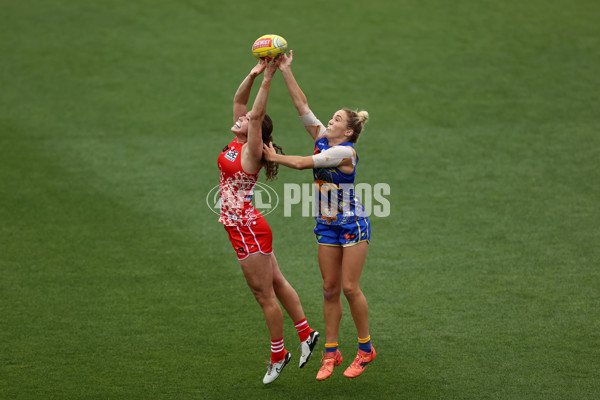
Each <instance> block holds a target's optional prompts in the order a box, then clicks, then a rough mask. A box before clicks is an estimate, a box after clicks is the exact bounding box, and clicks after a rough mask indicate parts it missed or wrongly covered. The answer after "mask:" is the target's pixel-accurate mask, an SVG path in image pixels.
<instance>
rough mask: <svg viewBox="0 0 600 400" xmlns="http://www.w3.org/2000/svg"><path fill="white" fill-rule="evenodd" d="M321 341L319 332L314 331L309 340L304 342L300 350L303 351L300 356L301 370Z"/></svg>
mask: <svg viewBox="0 0 600 400" xmlns="http://www.w3.org/2000/svg"><path fill="white" fill-rule="evenodd" d="M318 341H319V332H317V331H312V332H311V333H310V336H309V337H308V339H306V340H305V341H304V342H302V343H300V349H301V350H302V354H300V363H299V364H298V366H299V367H300V368H302V367H304V366H305V365H306V363H307V362H308V361H309V360H310V356H312V353H313V350H314V348H315V346H316V345H317V342H318Z"/></svg>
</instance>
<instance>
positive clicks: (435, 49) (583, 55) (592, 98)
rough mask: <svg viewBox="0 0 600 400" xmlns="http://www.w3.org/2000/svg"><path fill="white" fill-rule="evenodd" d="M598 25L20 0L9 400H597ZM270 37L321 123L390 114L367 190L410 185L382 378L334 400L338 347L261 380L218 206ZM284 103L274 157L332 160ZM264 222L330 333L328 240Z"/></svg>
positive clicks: (440, 6) (8, 148)
mask: <svg viewBox="0 0 600 400" xmlns="http://www.w3.org/2000/svg"><path fill="white" fill-rule="evenodd" d="M599 18H600V3H599V2H597V1H593V0H573V1H566V0H556V1H541V0H530V1H526V2H524V1H513V0H508V1H503V2H499V1H484V0H482V1H474V0H473V1H467V0H457V1H442V0H372V1H369V2H368V3H364V2H361V3H360V4H359V3H353V2H347V1H341V0H332V1H327V2H321V1H316V0H306V1H304V2H301V4H300V3H298V2H291V1H280V2H266V3H264V2H263V3H252V2H242V1H241V0H239V1H232V0H224V1H221V2H208V1H192V0H187V1H186V0H175V1H171V2H162V1H157V0H139V1H131V2H121V1H111V0H99V1H87V0H83V1H78V2H72V1H66V0H54V1H40V0H30V1H24V2H16V1H8V0H0V55H1V56H0V57H1V61H0V110H1V112H0V182H1V186H0V222H1V223H0V273H1V276H0V398H2V399H227V398H231V399H237V398H249V399H254V398H261V399H264V398H267V399H270V398H273V399H274V398H278V399H313V398H314V399H321V398H334V399H335V398H394V399H597V398H599V397H600V365H599V364H600V363H599V361H598V360H600V318H599V316H600V273H599V266H600V246H599V244H600V212H599V206H600V74H599V73H598V72H599V70H598V66H599V65H600V50H599V49H600V25H599V24H598V19H599ZM264 33H278V34H280V35H282V36H284V37H285V38H286V39H287V40H288V43H289V46H290V48H292V49H293V50H294V55H295V57H294V72H295V75H296V77H297V79H298V81H299V82H300V84H301V86H302V88H303V89H304V91H305V92H306V94H307V96H308V99H309V103H310V105H311V108H312V109H313V110H314V112H315V114H316V115H317V116H318V117H320V118H321V119H322V120H325V121H327V120H328V118H329V117H330V115H332V114H333V113H334V112H335V111H336V110H337V109H339V108H341V107H343V106H348V107H351V108H361V109H366V110H368V111H369V112H370V115H371V120H370V122H369V124H368V125H367V127H366V129H365V132H364V133H363V135H362V139H361V140H360V142H359V143H358V145H357V149H358V152H359V154H360V159H361V162H360V165H359V170H358V175H357V181H358V182H365V183H370V184H375V183H387V184H389V185H390V187H391V194H390V196H388V199H389V201H390V204H391V215H390V216H389V217H387V218H373V219H372V226H373V235H372V243H371V246H370V250H369V255H368V257H367V264H366V267H365V272H364V274H363V278H362V287H363V290H364V292H365V294H366V296H367V299H368V301H369V306H370V316H371V335H372V338H373V343H374V345H375V346H376V348H377V351H378V358H377V360H376V361H375V362H374V363H373V364H372V365H371V366H369V368H368V369H367V371H366V372H365V374H364V375H363V376H361V377H360V378H359V379H357V380H353V381H349V380H347V379H345V378H344V377H343V376H342V373H341V372H342V370H341V369H340V370H336V372H335V374H334V376H333V377H332V378H331V379H330V380H328V381H326V382H317V381H316V380H315V379H314V378H315V376H316V372H317V370H318V367H319V355H320V352H321V350H322V349H323V343H320V345H319V348H318V349H317V353H319V355H316V356H315V357H314V359H313V360H312V361H311V362H310V363H309V364H308V366H307V367H306V368H304V369H302V370H299V369H298V368H297V360H298V355H297V354H294V358H293V359H292V363H291V364H290V366H288V367H287V368H286V370H285V371H284V373H283V374H282V376H281V377H280V378H279V380H278V381H276V382H275V383H273V384H272V385H269V386H264V385H263V384H262V382H261V379H262V376H263V375H264V373H265V371H266V366H265V365H264V364H262V362H263V360H265V359H267V358H268V355H269V354H268V349H269V341H268V339H269V338H268V332H267V329H266V325H265V323H264V319H263V316H262V313H261V311H260V308H259V307H258V305H257V304H256V303H255V301H254V299H253V297H252V295H251V293H250V291H249V290H248V288H247V286H246V283H245V281H244V278H243V275H242V273H241V271H240V268H239V265H238V263H237V261H236V259H235V255H234V253H233V250H232V249H231V246H230V244H229V242H228V240H227V237H226V234H225V231H224V230H223V228H222V226H221V225H220V224H219V223H218V222H217V218H216V216H215V215H214V214H213V213H212V212H211V211H210V210H209V208H208V207H207V205H206V203H205V197H206V195H207V193H208V192H209V191H210V190H211V189H212V188H213V187H214V186H215V185H216V184H217V183H218V170H217V165H216V158H217V155H218V153H219V152H220V150H221V149H222V148H223V146H224V145H225V144H227V143H228V142H229V141H230V140H231V138H232V134H231V133H230V132H229V128H230V126H231V101H232V97H233V94H234V92H235V90H236V88H237V86H238V85H239V83H240V82H241V80H242V79H243V77H244V76H245V74H247V72H248V71H249V70H250V68H251V67H252V66H253V64H254V62H255V61H254V59H253V57H252V55H251V54H250V46H251V44H252V42H253V40H254V39H256V38H257V37H259V36H260V35H262V34H264ZM269 100H270V101H269V110H268V112H269V113H270V114H271V116H272V117H273V119H274V122H275V132H274V135H275V138H276V141H277V142H278V143H279V144H280V145H282V146H283V147H284V149H285V150H286V152H287V153H288V154H310V153H311V152H312V144H311V141H310V139H309V137H308V135H307V134H306V133H305V131H304V129H303V128H302V126H301V123H300V122H299V120H298V118H297V116H296V112H295V110H294V108H293V105H292V103H291V101H290V99H289V96H288V94H287V91H286V89H285V85H284V83H283V79H281V76H276V77H275V79H274V83H273V86H272V90H271V95H270V99H269ZM261 180H262V181H263V182H264V176H263V175H261ZM310 181H311V174H310V172H308V171H304V172H298V171H292V170H283V169H282V170H281V171H280V176H279V179H278V180H277V181H276V182H275V183H274V184H272V185H271V186H272V187H273V188H274V189H275V190H276V191H277V192H278V193H279V194H280V195H281V194H282V193H283V187H284V184H285V183H307V182H310ZM296 211H298V210H296ZM267 220H268V221H269V224H270V225H271V227H272V229H273V231H274V234H275V239H274V246H275V252H276V254H277V255H278V259H279V262H280V265H281V268H282V270H283V272H284V274H285V275H286V277H287V278H288V280H289V281H290V282H291V283H292V284H293V285H294V286H295V288H296V290H297V291H298V293H299V295H300V297H301V299H302V301H303V305H304V308H305V311H306V313H307V316H308V318H309V321H310V322H311V325H312V326H313V327H314V328H317V329H320V330H321V331H323V317H322V295H321V279H320V274H319V273H318V264H317V259H316V245H315V243H314V238H313V235H312V228H313V223H314V221H313V220H311V218H303V217H301V216H300V215H299V212H295V213H294V214H293V215H292V217H289V218H285V217H284V216H283V209H282V207H278V208H277V209H276V210H275V211H274V212H273V213H271V214H269V216H268V217H267ZM343 304H344V310H345V315H344V318H343V320H342V325H341V330H340V349H341V351H342V353H343V354H344V356H345V358H346V360H347V361H346V362H345V363H344V367H345V366H346V365H347V363H348V362H349V361H350V360H351V358H352V357H353V355H354V354H355V351H356V332H355V329H354V325H353V323H352V320H351V316H350V313H349V310H348V308H347V303H346V302H345V301H344V302H343ZM285 322H286V326H285V337H286V344H287V347H288V349H289V350H292V351H294V350H295V348H296V346H297V335H296V333H295V330H294V327H293V324H292V322H291V321H290V320H289V318H287V316H286V320H285Z"/></svg>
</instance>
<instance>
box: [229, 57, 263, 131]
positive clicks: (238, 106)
mask: <svg viewBox="0 0 600 400" xmlns="http://www.w3.org/2000/svg"><path fill="white" fill-rule="evenodd" d="M266 66H267V64H266V62H265V61H264V60H259V62H258V64H256V66H254V68H252V70H251V71H250V73H249V74H248V76H246V78H245V79H244V80H243V81H242V83H241V84H240V86H239V87H238V89H237V91H236V92H235V96H233V122H235V121H237V120H238V119H239V118H240V117H241V116H242V115H246V113H247V112H248V110H247V107H248V99H249V98H250V91H251V89H252V85H253V84H254V79H255V78H256V77H257V76H258V75H260V74H262V72H263V71H264V70H265V67H266Z"/></svg>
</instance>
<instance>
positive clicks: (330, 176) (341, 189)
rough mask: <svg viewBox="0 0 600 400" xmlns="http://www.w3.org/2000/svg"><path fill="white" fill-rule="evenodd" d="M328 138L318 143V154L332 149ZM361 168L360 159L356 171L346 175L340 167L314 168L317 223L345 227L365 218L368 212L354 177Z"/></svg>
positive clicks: (316, 143) (350, 144) (321, 139)
mask: <svg viewBox="0 0 600 400" xmlns="http://www.w3.org/2000/svg"><path fill="white" fill-rule="evenodd" d="M337 146H350V147H352V148H354V145H353V144H352V143H348V142H345V143H341V144H339V145H337ZM331 147H332V146H330V145H329V142H328V140H327V138H326V137H321V138H320V139H318V140H317V141H316V142H315V152H314V154H319V153H320V152H322V151H324V150H327V149H329V148H331ZM357 166H358V155H357V156H356V164H355V166H354V170H353V171H352V173H350V174H345V173H343V172H342V171H340V170H339V169H338V168H337V167H331V168H313V177H314V179H315V185H316V188H315V195H316V199H315V200H316V201H315V207H316V213H315V219H316V220H317V222H321V223H324V224H328V225H343V224H347V223H350V222H354V221H357V220H358V219H361V218H365V217H366V214H365V209H364V207H363V205H362V203H361V202H360V200H359V199H358V198H357V197H356V196H355V193H354V177H355V175H356V167H357Z"/></svg>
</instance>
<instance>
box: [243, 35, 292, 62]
mask: <svg viewBox="0 0 600 400" xmlns="http://www.w3.org/2000/svg"><path fill="white" fill-rule="evenodd" d="M286 49H287V42H286V40H285V39H284V38H282V37H281V36H279V35H263V36H261V37H259V38H258V39H256V40H255V41H254V44H253V45H252V54H254V56H255V57H256V58H258V59H261V58H277V57H279V56H280V55H281V54H283V53H285V50H286Z"/></svg>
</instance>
